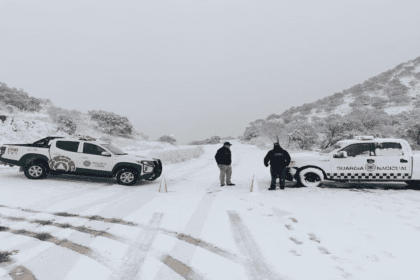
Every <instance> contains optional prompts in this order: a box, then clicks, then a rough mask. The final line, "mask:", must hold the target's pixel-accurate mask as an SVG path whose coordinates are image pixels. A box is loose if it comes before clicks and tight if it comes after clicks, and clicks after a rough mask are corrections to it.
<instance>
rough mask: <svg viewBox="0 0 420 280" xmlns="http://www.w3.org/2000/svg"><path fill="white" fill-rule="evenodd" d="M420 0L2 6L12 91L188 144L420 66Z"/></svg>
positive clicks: (4, 67) (0, 35)
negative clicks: (401, 67) (406, 65)
mask: <svg viewBox="0 0 420 280" xmlns="http://www.w3.org/2000/svg"><path fill="white" fill-rule="evenodd" d="M419 11H420V1H418V0H412V1H411V0H398V1H393V0H370V1H369V0H345V1H340V0H328V1H327V0H324V1H316V0H307V1H292V0H290V1H282V0H195V1H194V0H171V1H169V0H168V1H162V0H152V1H144V0H139V1H107V0H101V1H88V0H83V1H81V0H72V1H61V0H43V1H41V0H28V1H26V0H22V1H20V0H0V81H1V82H4V83H6V84H7V85H8V86H9V87H16V88H18V89H19V88H23V89H24V90H25V91H26V92H27V93H28V94H29V95H31V96H35V97H39V98H50V99H51V100H52V101H53V103H54V104H55V105H57V106H60V107H63V108H67V109H76V110H79V111H82V112H87V111H88V110H92V109H95V110H99V109H101V110H105V111H111V112H114V113H117V114H120V115H124V116H127V117H128V118H129V119H130V121H131V123H133V125H134V126H135V128H136V129H137V130H138V131H141V132H144V133H145V134H147V135H149V136H150V137H151V139H157V138H158V137H159V136H161V135H164V134H173V135H174V136H175V138H176V139H177V140H178V142H180V143H186V142H189V141H192V140H203V139H205V138H208V137H211V136H213V135H219V136H222V137H223V136H229V135H232V136H237V135H240V134H242V133H243V132H244V130H245V127H246V126H247V125H248V123H249V122H251V121H254V120H256V119H258V118H266V117H267V116H268V115H270V114H272V113H276V114H280V113H282V112H283V111H284V110H286V109H288V108H290V107H291V106H298V105H302V104H303V103H307V102H312V101H315V100H317V99H320V98H322V97H325V96H328V95H331V94H334V93H335V92H340V91H342V90H343V89H346V88H349V87H351V86H353V85H355V84H358V83H362V82H363V81H364V80H366V79H368V78H370V77H372V76H376V75H378V74H380V73H382V72H384V71H386V70H388V69H390V68H393V67H395V66H396V65H398V64H400V63H402V62H405V61H407V60H410V59H414V58H416V57H418V56H420V36H419V35H420V29H419V27H420V16H419Z"/></svg>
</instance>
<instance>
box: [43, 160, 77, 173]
mask: <svg viewBox="0 0 420 280" xmlns="http://www.w3.org/2000/svg"><path fill="white" fill-rule="evenodd" d="M48 163H49V166H50V169H51V170H62V171H65V172H68V171H70V172H75V171H76V164H75V163H74V161H72V160H71V159H70V158H69V157H66V156H56V157H54V158H52V159H50V160H49V162H48Z"/></svg>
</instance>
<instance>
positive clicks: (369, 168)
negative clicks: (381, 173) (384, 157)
mask: <svg viewBox="0 0 420 280" xmlns="http://www.w3.org/2000/svg"><path fill="white" fill-rule="evenodd" d="M337 170H348V171H364V170H366V171H367V172H373V171H375V170H385V171H390V170H408V169H407V167H406V166H376V165H374V164H372V163H368V164H366V165H365V167H364V168H363V166H337Z"/></svg>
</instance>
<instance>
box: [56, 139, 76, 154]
mask: <svg viewBox="0 0 420 280" xmlns="http://www.w3.org/2000/svg"><path fill="white" fill-rule="evenodd" d="M55 146H56V147H57V148H59V149H61V150H64V151H68V152H73V153H77V149H79V142H74V141H57V143H56V144H55Z"/></svg>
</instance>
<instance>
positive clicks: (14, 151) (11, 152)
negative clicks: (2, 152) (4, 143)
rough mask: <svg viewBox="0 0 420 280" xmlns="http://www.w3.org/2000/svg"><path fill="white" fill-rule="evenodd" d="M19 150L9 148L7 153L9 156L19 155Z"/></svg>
mask: <svg viewBox="0 0 420 280" xmlns="http://www.w3.org/2000/svg"><path fill="white" fill-rule="evenodd" d="M18 150H19V149H18V148H9V149H8V150H7V153H8V154H11V155H17V153H18Z"/></svg>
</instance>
